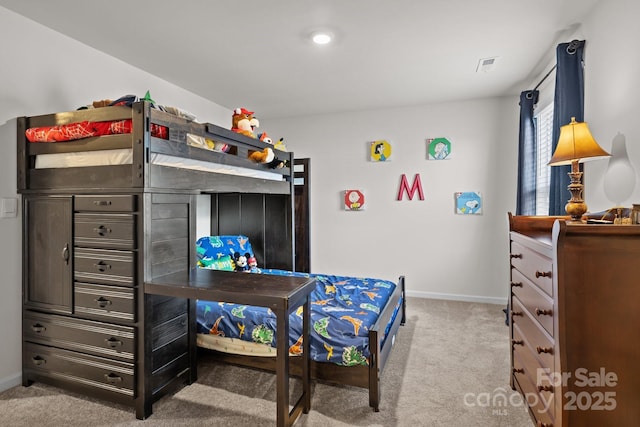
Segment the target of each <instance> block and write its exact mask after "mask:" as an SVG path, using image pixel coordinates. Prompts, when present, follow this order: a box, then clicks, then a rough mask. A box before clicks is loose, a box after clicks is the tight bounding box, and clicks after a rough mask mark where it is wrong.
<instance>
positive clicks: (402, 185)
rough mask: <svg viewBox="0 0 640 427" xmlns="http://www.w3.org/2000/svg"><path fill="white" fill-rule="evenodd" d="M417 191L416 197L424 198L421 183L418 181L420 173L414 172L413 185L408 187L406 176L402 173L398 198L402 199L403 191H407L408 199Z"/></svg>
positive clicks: (411, 198)
mask: <svg viewBox="0 0 640 427" xmlns="http://www.w3.org/2000/svg"><path fill="white" fill-rule="evenodd" d="M416 191H417V192H418V197H420V200H424V193H423V192H422V183H421V182H420V174H416V176H414V177H413V185H411V188H409V182H408V181H407V176H406V175H405V174H402V178H400V189H399V190H398V199H397V200H402V196H403V195H404V193H405V192H406V193H407V196H409V200H413V195H414V194H415V193H416Z"/></svg>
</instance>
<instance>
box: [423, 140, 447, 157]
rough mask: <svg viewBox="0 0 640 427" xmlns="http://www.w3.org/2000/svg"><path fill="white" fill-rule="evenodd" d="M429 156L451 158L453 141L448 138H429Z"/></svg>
mask: <svg viewBox="0 0 640 427" xmlns="http://www.w3.org/2000/svg"><path fill="white" fill-rule="evenodd" d="M427 158H428V159H429V160H447V159H450V158H451V141H449V140H448V139H447V138H431V139H427Z"/></svg>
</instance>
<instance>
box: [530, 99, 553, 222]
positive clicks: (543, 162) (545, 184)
mask: <svg viewBox="0 0 640 427" xmlns="http://www.w3.org/2000/svg"><path fill="white" fill-rule="evenodd" d="M534 118H535V121H536V140H537V144H536V145H537V148H536V151H537V167H536V215H549V185H550V180H551V166H548V165H547V163H549V160H550V159H551V140H552V139H553V103H551V104H549V105H547V106H546V107H544V108H543V109H541V110H540V111H538V112H537V113H535V115H534Z"/></svg>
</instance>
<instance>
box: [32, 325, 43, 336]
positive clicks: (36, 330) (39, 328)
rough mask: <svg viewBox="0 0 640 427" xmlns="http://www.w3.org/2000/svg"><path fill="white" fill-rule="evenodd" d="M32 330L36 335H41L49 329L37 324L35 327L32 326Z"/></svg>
mask: <svg viewBox="0 0 640 427" xmlns="http://www.w3.org/2000/svg"><path fill="white" fill-rule="evenodd" d="M31 329H32V330H33V332H35V333H36V334H39V333H40V332H44V331H46V330H47V328H45V327H44V326H42V325H41V324H40V323H36V324H35V325H31Z"/></svg>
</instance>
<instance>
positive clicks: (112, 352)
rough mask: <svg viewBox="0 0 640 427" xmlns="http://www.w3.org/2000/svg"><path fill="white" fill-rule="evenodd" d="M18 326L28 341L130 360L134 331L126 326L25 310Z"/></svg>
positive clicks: (133, 343)
mask: <svg viewBox="0 0 640 427" xmlns="http://www.w3.org/2000/svg"><path fill="white" fill-rule="evenodd" d="M22 325H23V332H24V337H25V340H27V341H29V342H33V343H37V344H44V345H48V346H52V347H59V348H64V349H67V350H76V351H80V352H83V353H90V354H94V355H96V356H106V357H113V358H117V359H120V360H123V361H129V362H132V361H133V360H134V358H133V355H134V351H135V339H134V338H135V334H134V328H132V327H129V326H122V325H114V324H109V323H102V322H96V321H92V320H85V319H78V318H74V317H67V316H57V315H52V314H45V313H35V312H26V313H25V316H24V320H23V322H22Z"/></svg>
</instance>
